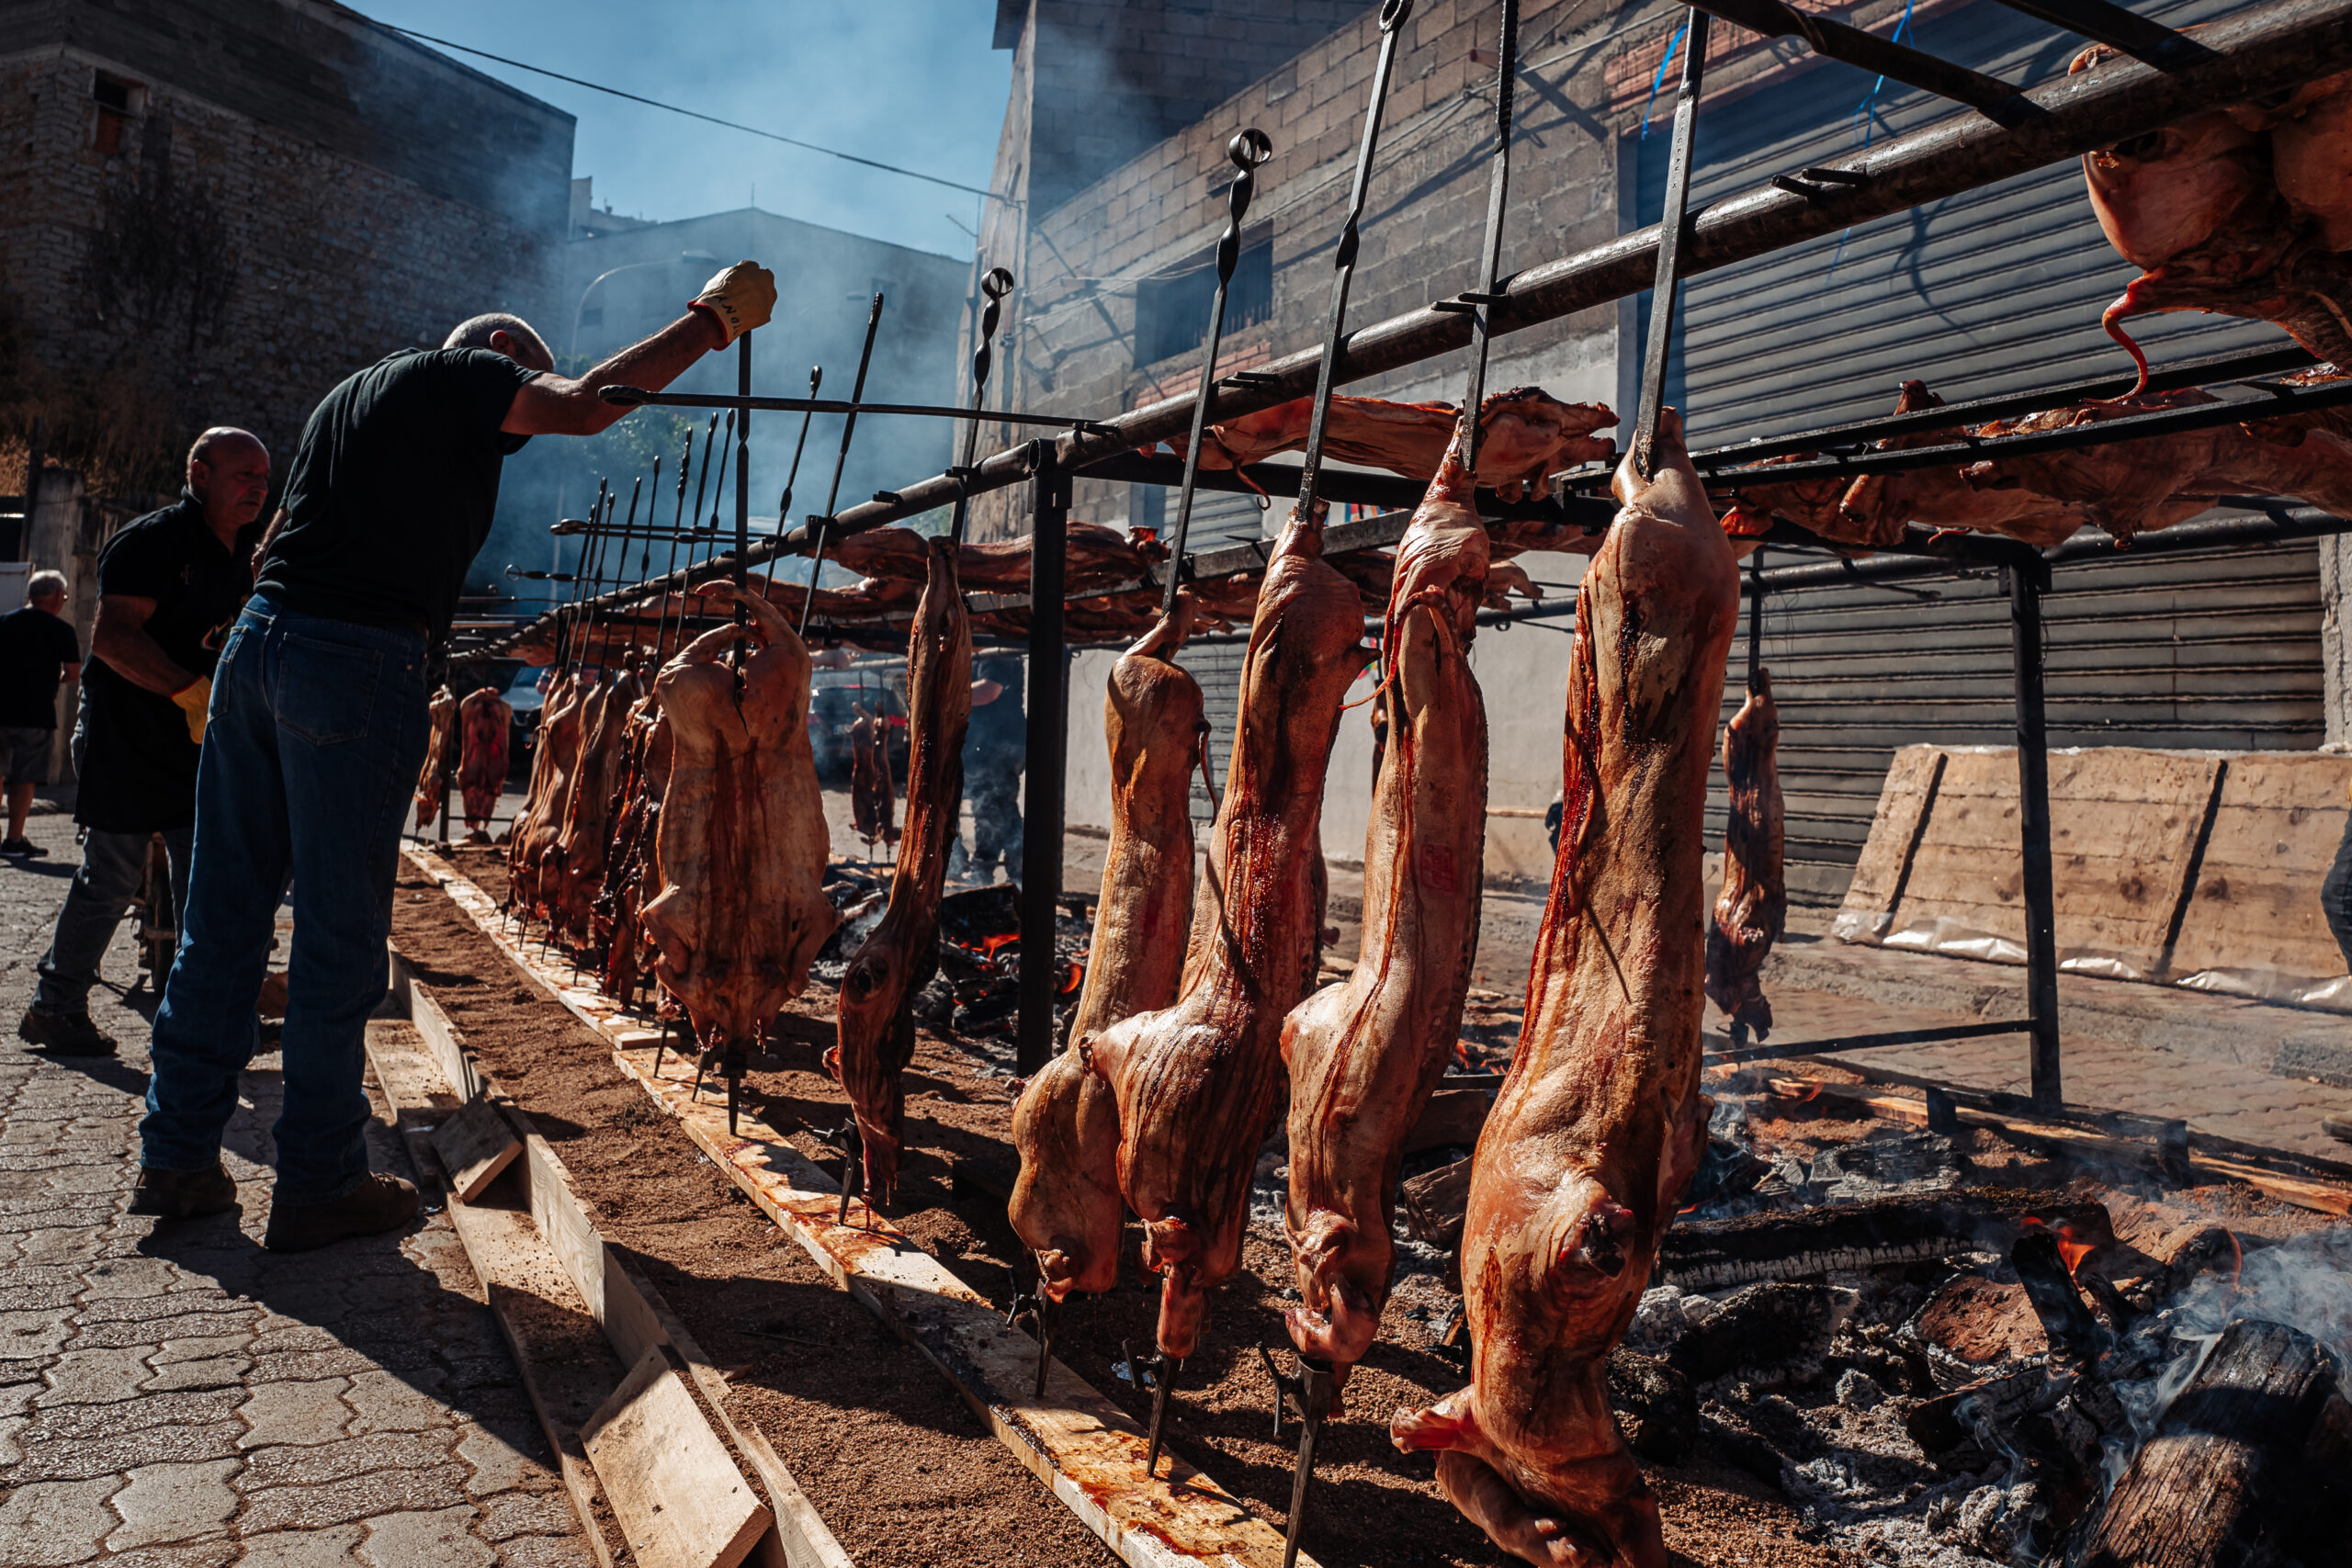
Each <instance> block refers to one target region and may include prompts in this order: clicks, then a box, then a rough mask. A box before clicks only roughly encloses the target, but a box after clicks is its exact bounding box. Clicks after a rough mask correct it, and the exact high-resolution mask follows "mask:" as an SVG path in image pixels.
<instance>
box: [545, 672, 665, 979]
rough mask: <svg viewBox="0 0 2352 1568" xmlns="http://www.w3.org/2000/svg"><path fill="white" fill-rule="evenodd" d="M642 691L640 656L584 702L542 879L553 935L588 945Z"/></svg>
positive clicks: (603, 878)
mask: <svg viewBox="0 0 2352 1568" xmlns="http://www.w3.org/2000/svg"><path fill="white" fill-rule="evenodd" d="M643 686H644V682H643V680H642V679H641V678H640V677H639V674H638V652H637V650H636V649H630V650H629V651H628V653H627V654H626V655H625V656H624V661H623V667H622V671H621V673H620V675H619V676H618V677H617V678H616V679H615V680H613V681H610V682H605V684H603V685H602V686H600V687H599V688H598V690H597V691H596V692H595V693H594V694H593V695H592V696H591V697H590V698H589V699H588V704H587V705H586V707H585V708H584V709H583V710H582V717H581V737H580V758H579V761H576V762H575V763H573V764H572V770H571V798H570V799H568V800H567V801H565V802H564V807H563V823H562V827H561V828H560V829H559V830H558V832H557V835H556V846H555V848H556V862H555V863H556V869H555V871H554V873H553V874H552V876H551V878H550V877H543V878H542V887H543V889H544V890H545V892H544V896H545V897H546V898H547V901H548V920H549V921H550V923H552V924H553V925H554V927H555V928H556V930H558V931H564V932H568V933H570V935H571V938H572V940H573V941H575V942H588V941H590V940H591V938H592V936H593V934H594V918H595V916H594V905H595V901H596V898H597V897H598V895H600V894H601V893H602V892H603V891H604V886H605V856H606V855H607V854H608V853H609V852H610V851H611V848H612V831H611V825H612V807H613V786H614V784H615V783H616V774H617V773H618V772H619V770H620V768H621V766H622V764H623V763H625V762H626V761H628V755H627V752H626V750H625V749H624V740H625V738H626V736H627V734H628V716H629V714H630V713H631V712H632V711H634V709H635V708H636V705H637V700H638V697H639V694H641V692H642V690H643Z"/></svg>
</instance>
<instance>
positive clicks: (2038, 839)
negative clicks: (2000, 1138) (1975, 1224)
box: [2003, 551, 2064, 1111]
mask: <svg viewBox="0 0 2352 1568" xmlns="http://www.w3.org/2000/svg"><path fill="white" fill-rule="evenodd" d="M2019 554H2020V556H2021V557H2027V556H2030V558H2021V559H2019V560H2017V561H2015V562H2012V563H2011V564H2010V565H2009V566H2007V567H2006V568H2004V569H2003V575H2004V576H2005V577H2007V579H2008V585H2009V637H2010V645H2011V657H2012V659H2013V660H2015V663H2016V666H2017V703H2018V833H2019V836H2020V838H2021V840H2022V842H2021V844H2020V846H2019V849H2020V852H2021V854H2022V856H2023V860H2024V866H2023V879H2022V880H2023V882H2024V887H2025V1001H2026V1018H2027V1021H2028V1032H2029V1034H2030V1037H2031V1039H2032V1042H2033V1102H2034V1104H2035V1105H2037V1106H2039V1107H2041V1109H2043V1110H2049V1111H2054V1110H2056V1109H2057V1108H2058V1107H2059V1106H2060V1104H2062V1103H2063V1102H2064V1095H2063V1093H2062V1090H2061V1087H2060V1083H2059V1073H2058V917H2057V908H2056V896H2055V894H2054V892H2053V890H2052V882H2051V872H2050V750H2049V737H2048V732H2047V730H2046V729H2045V728H2044V727H2043V720H2042V691H2041V591H2042V590H2043V589H2044V588H2046V587H2048V586H2049V583H2050V568H2049V565H2048V563H2046V562H2045V561H2043V560H2042V559H2041V557H2040V556H2038V555H2031V554H2030V552H2026V551H2020V552H2019Z"/></svg>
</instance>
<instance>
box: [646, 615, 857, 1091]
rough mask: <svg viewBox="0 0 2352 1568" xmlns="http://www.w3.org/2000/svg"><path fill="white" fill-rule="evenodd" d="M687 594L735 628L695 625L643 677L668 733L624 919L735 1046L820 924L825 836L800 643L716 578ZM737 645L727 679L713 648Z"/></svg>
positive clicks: (795, 966)
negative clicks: (723, 611) (736, 620)
mask: <svg viewBox="0 0 2352 1568" xmlns="http://www.w3.org/2000/svg"><path fill="white" fill-rule="evenodd" d="M700 592H701V593H702V594H704V595H705V596H706V597H708V598H712V599H717V600H718V601H720V602H721V603H723V604H737V605H740V606H741V607H742V608H743V609H745V610H746V611H748V612H749V613H750V615H751V624H750V625H749V626H745V627H740V628H739V627H736V626H720V627H718V628H716V629H714V630H712V631H708V632H706V633H704V634H703V635H702V636H701V637H696V638H695V640H694V641H693V642H690V643H688V644H687V645H686V646H685V648H684V649H682V650H681V651H680V652H679V654H678V656H677V657H676V658H674V659H673V660H670V662H669V663H668V664H666V665H664V666H663V667H662V672H661V674H660V675H659V676H658V677H656V678H655V681H654V688H655V690H656V692H657V693H658V694H660V697H661V705H662V721H663V724H664V727H665V728H667V729H668V731H669V777H668V780H667V783H666V785H665V787H664V788H663V791H662V816H661V827H660V848H659V853H660V857H661V874H662V891H661V892H660V893H659V894H658V895H656V896H655V897H652V898H650V899H648V900H647V901H646V904H645V908H644V911H643V914H642V915H641V917H640V918H641V919H642V920H643V921H644V924H645V931H646V934H647V935H648V936H649V937H650V938H651V940H652V943H653V951H654V960H653V972H654V976H655V977H656V978H658V979H659V980H660V981H661V982H662V986H663V987H666V988H667V989H668V990H669V992H670V994H671V995H672V996H673V997H675V998H677V999H678V1001H679V1004H680V1005H681V1006H683V1007H684V1009H685V1010H686V1015H687V1016H688V1017H689V1018H690V1019H692V1020H693V1021H694V1024H695V1031H696V1032H697V1033H698V1035H699V1036H700V1038H701V1041H702V1043H703V1044H705V1045H706V1046H730V1047H734V1048H737V1049H745V1048H751V1047H754V1046H756V1045H757V1044H758V1043H759V1041H760V1038H761V1035H762V1032H763V1031H764V1030H765V1029H766V1028H767V1025H768V1021H770V1020H771V1019H773V1018H775V1015H776V1013H777V1011H778V1010H780V1009H782V1007H783V1006H784V1004H785V1003H786V1002H787V1001H789V1000H791V999H792V998H794V997H797V996H798V995H799V994H800V992H801V989H802V988H803V987H805V986H807V985H808V983H809V964H810V962H811V961H813V960H814V959H815V958H816V956H817V950H818V949H819V948H820V947H821V946H823V945H824V942H825V939H826V938H827V937H829V936H831V935H832V933H833V927H834V925H835V924H836V923H837V919H836V917H835V915H834V913H833V906H832V904H831V902H830V901H829V900H828V899H827V898H826V897H825V895H824V892H823V889H822V886H821V884H822V883H823V881H824V878H825V863H826V861H827V859H828V858H829V856H830V854H831V849H832V838H831V829H829V828H828V827H827V826H826V823H825V807H824V802H823V800H822V799H821V798H820V796H819V795H818V792H817V763H816V759H815V757H814V756H812V755H811V754H810V751H809V650H808V649H806V648H805V647H803V646H802V645H801V641H800V637H799V636H798V634H797V633H796V632H795V631H794V630H793V629H792V623H791V622H789V621H787V620H786V619H785V616H784V612H782V611H781V610H778V609H777V608H776V607H775V605H773V604H769V603H768V602H767V601H766V600H765V599H763V598H761V597H759V596H758V595H756V594H752V593H742V592H738V591H737V590H736V588H735V585H734V584H733V583H731V582H728V581H723V580H722V581H717V582H709V583H705V584H704V585H703V586H702V587H701V589H700ZM738 638H744V639H746V640H747V641H748V643H749V645H750V651H749V652H748V656H747V657H746V658H745V659H744V660H743V665H742V669H741V671H740V672H739V671H737V670H736V669H735V667H734V666H733V665H732V664H731V663H729V661H728V660H727V657H726V656H727V655H728V654H729V652H730V651H731V650H732V649H733V647H734V645H735V643H736V640H737V639H738Z"/></svg>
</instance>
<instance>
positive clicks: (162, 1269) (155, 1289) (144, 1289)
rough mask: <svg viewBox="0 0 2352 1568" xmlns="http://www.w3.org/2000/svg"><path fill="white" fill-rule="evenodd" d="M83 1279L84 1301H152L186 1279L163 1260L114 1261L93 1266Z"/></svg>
mask: <svg viewBox="0 0 2352 1568" xmlns="http://www.w3.org/2000/svg"><path fill="white" fill-rule="evenodd" d="M82 1277H83V1280H84V1281H85V1285H86V1287H87V1288H86V1290H85V1292H84V1295H85V1299H86V1300H89V1301H93V1302H95V1301H101V1300H104V1299H107V1298H108V1297H113V1296H129V1297H133V1298H137V1299H141V1300H144V1299H149V1298H152V1297H153V1296H155V1295H157V1294H159V1293H161V1292H163V1291H164V1290H166V1289H167V1288H169V1287H170V1286H171V1285H172V1284H173V1283H174V1282H175V1280H179V1279H181V1278H182V1277H183V1276H182V1275H181V1273H180V1270H179V1269H177V1268H176V1267H175V1266H174V1264H173V1263H172V1262H170V1261H167V1260H165V1259H164V1258H108V1259H107V1261H105V1262H103V1263H95V1264H92V1265H91V1266H90V1267H89V1268H88V1269H85V1270H84V1271H83V1276H82Z"/></svg>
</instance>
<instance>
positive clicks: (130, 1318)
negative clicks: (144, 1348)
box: [77, 1291, 261, 1344]
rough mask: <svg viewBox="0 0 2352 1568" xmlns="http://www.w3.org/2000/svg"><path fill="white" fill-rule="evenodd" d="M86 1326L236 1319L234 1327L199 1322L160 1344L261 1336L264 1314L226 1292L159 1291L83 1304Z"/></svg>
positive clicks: (158, 1339)
mask: <svg viewBox="0 0 2352 1568" xmlns="http://www.w3.org/2000/svg"><path fill="white" fill-rule="evenodd" d="M77 1315H79V1316H80V1317H81V1319H82V1321H84V1322H85V1323H170V1322H176V1321H178V1320H180V1319H182V1318H198V1319H201V1318H207V1317H217V1318H232V1319H234V1320H235V1323H234V1325H233V1327H232V1325H228V1324H221V1323H209V1324H208V1323H200V1322H199V1323H198V1325H196V1326H195V1327H193V1328H189V1329H187V1330H186V1331H184V1332H182V1333H178V1334H172V1333H165V1334H160V1335H158V1336H157V1337H156V1342H157V1343H158V1344H161V1343H162V1342H163V1341H164V1340H165V1339H172V1338H193V1337H197V1336H198V1335H204V1334H228V1333H232V1332H234V1333H242V1334H252V1333H258V1332H259V1330H260V1327H261V1312H260V1309H259V1308H257V1307H255V1306H254V1303H252V1302H249V1301H247V1300H245V1299H244V1298H243V1297H242V1296H232V1295H231V1294H230V1293H229V1292H226V1291H156V1292H150V1293H146V1294H142V1295H136V1296H104V1297H96V1298H93V1299H91V1300H88V1301H85V1303H83V1306H82V1311H81V1312H80V1313H79V1314H77Z"/></svg>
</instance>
